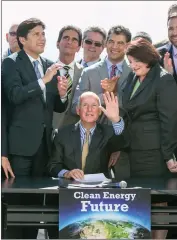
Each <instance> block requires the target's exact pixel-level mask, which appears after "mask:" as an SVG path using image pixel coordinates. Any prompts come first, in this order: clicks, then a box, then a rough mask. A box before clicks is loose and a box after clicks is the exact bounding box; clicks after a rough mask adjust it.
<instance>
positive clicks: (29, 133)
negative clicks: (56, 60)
mask: <svg viewBox="0 0 177 240" xmlns="http://www.w3.org/2000/svg"><path fill="white" fill-rule="evenodd" d="M41 61H42V65H43V70H44V73H45V72H46V70H47V68H48V67H49V66H50V65H51V64H52V62H51V61H49V60H47V59H44V58H41ZM2 83H3V87H4V91H5V94H6V97H7V99H8V104H9V106H8V108H11V116H10V121H9V126H8V142H9V154H15V155H21V156H32V155H34V154H35V153H36V152H37V150H38V148H39V146H40V143H41V140H42V137H43V132H44V128H45V129H46V131H45V132H46V140H47V146H48V151H49V153H50V151H51V132H52V117H53V110H54V109H55V111H58V112H62V111H64V110H65V109H66V106H67V101H66V102H65V103H62V102H61V99H60V96H59V94H58V89H57V79H56V77H55V78H53V79H52V81H51V82H49V83H47V84H46V102H45V101H44V99H43V92H42V90H41V88H40V86H39V84H38V82H37V76H36V73H35V70H34V68H33V66H32V64H31V61H30V60H29V58H28V56H27V55H26V53H25V52H24V51H23V50H22V51H20V52H19V53H14V54H12V55H10V56H9V57H7V58H6V59H4V61H3V63H2Z"/></svg>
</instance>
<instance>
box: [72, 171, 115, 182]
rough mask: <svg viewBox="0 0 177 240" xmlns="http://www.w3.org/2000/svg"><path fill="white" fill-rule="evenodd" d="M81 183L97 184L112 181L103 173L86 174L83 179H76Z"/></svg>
mask: <svg viewBox="0 0 177 240" xmlns="http://www.w3.org/2000/svg"><path fill="white" fill-rule="evenodd" d="M75 181H77V182H80V183H96V182H107V183H109V182H111V181H112V180H111V179H108V178H106V177H105V175H104V174H103V173H96V174H85V175H84V178H83V179H75Z"/></svg>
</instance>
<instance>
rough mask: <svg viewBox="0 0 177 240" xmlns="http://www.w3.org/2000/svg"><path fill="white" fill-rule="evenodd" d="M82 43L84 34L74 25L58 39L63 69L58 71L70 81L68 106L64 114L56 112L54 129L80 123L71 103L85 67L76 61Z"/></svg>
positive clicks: (59, 60) (59, 61)
mask: <svg viewBox="0 0 177 240" xmlns="http://www.w3.org/2000/svg"><path fill="white" fill-rule="evenodd" d="M81 41H82V32H81V30H80V28H78V27H76V26H73V25H67V26H64V27H63V28H61V30H60V32H59V35H58V39H57V48H58V49H59V57H58V63H59V64H61V66H62V68H61V69H60V70H59V71H58V74H59V75H60V76H67V79H68V83H69V89H68V106H67V109H66V110H65V111H64V112H62V113H56V112H54V116H53V128H54V129H56V128H57V129H58V128H60V127H62V126H65V125H68V124H71V123H76V122H77V121H78V116H76V115H73V114H72V113H71V103H72V98H73V95H74V92H75V89H76V86H77V84H78V81H79V78H80V76H81V72H82V69H83V66H81V65H80V64H79V63H78V62H76V61H75V60H74V59H75V54H76V53H77V52H78V51H79V50H80V46H81Z"/></svg>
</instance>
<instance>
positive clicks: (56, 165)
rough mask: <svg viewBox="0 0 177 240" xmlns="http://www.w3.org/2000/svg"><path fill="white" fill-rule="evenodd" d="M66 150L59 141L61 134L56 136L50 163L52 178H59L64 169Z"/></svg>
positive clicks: (49, 168)
mask: <svg viewBox="0 0 177 240" xmlns="http://www.w3.org/2000/svg"><path fill="white" fill-rule="evenodd" d="M63 158H64V149H63V146H62V144H61V141H60V139H59V133H57V134H56V136H55V138H54V141H53V145H52V154H51V157H50V160H49V163H48V171H49V174H50V175H51V176H52V177H58V173H59V172H60V171H61V170H62V169H63V165H64V164H63Z"/></svg>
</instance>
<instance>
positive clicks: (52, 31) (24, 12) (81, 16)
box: [2, 1, 174, 61]
mask: <svg viewBox="0 0 177 240" xmlns="http://www.w3.org/2000/svg"><path fill="white" fill-rule="evenodd" d="M172 3H174V1H151V2H150V1H131V2H130V1H80V2H79V1H50V2H49V1H40V2H39V1H26V2H25V1H3V2H2V51H5V50H6V49H7V47H8V44H7V43H6V39H5V34H6V32H8V29H9V26H10V25H11V24H12V23H20V22H21V21H23V20H25V19H27V18H30V17H37V18H40V19H41V20H42V21H43V22H44V23H45V24H46V27H47V29H46V36H47V45H46V50H45V52H44V54H43V55H44V56H45V57H47V58H49V59H51V60H53V61H54V60H56V59H57V57H58V50H57V49H56V40H57V37H58V32H59V30H60V29H61V28H62V27H63V26H64V25H66V24H74V25H76V26H79V27H80V28H81V29H82V30H84V29H85V28H86V27H87V26H89V25H99V26H102V27H104V28H105V30H107V31H108V30H109V28H110V27H111V26H113V25H117V24H122V25H124V26H125V27H128V28H129V29H130V31H131V32H132V35H134V34H135V33H136V32H137V31H146V32H148V33H149V34H150V35H151V37H152V39H153V42H157V41H160V40H163V39H165V38H167V28H166V22H167V11H168V8H169V6H170V5H171V4H172ZM81 54H82V50H81V51H80V53H79V54H78V55H77V56H76V58H79V57H80V56H81Z"/></svg>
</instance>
